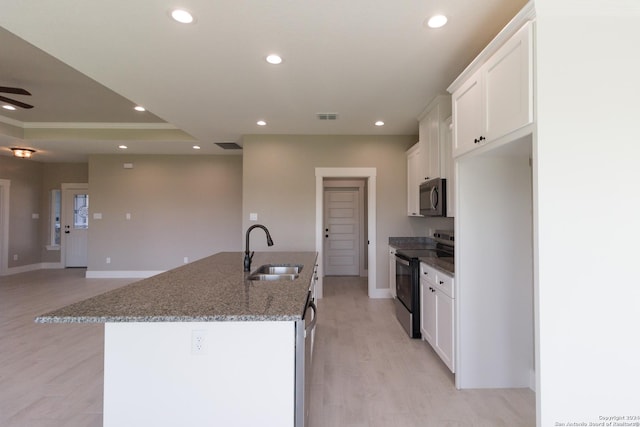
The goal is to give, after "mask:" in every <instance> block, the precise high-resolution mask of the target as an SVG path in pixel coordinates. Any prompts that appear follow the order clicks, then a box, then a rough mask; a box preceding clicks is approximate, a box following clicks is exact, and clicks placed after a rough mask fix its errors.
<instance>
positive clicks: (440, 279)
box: [435, 271, 455, 298]
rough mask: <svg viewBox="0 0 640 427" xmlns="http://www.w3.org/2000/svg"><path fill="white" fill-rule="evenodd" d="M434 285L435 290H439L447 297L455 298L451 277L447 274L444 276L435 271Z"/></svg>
mask: <svg viewBox="0 0 640 427" xmlns="http://www.w3.org/2000/svg"><path fill="white" fill-rule="evenodd" d="M435 285H436V288H438V289H440V290H441V291H442V292H444V293H445V294H446V295H448V296H449V297H451V298H455V295H454V287H453V277H451V276H449V275H447V274H444V273H442V272H440V271H436V277H435Z"/></svg>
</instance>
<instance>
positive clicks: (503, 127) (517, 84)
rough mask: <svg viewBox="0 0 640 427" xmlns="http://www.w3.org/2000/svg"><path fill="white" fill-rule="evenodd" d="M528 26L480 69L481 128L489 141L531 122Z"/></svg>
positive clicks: (530, 62) (529, 39)
mask: <svg viewBox="0 0 640 427" xmlns="http://www.w3.org/2000/svg"><path fill="white" fill-rule="evenodd" d="M531 25H532V24H531V23H528V24H526V25H525V26H524V27H522V28H521V29H520V30H519V31H518V32H517V33H516V34H515V35H514V36H513V37H512V38H511V39H509V40H508V41H507V42H506V43H505V44H504V46H502V47H501V48H500V49H499V50H498V51H497V52H496V53H495V54H494V55H493V56H492V57H491V58H489V60H488V61H487V62H486V64H485V66H484V70H485V74H484V91H485V92H484V96H485V128H486V135H485V136H486V137H487V139H489V140H493V139H496V138H499V137H501V136H503V135H506V134H507V133H509V132H511V131H514V130H516V129H518V128H521V127H522V126H524V125H527V124H529V123H532V122H533V73H532V71H531V68H532V67H531V65H532V61H531V58H532V37H531Z"/></svg>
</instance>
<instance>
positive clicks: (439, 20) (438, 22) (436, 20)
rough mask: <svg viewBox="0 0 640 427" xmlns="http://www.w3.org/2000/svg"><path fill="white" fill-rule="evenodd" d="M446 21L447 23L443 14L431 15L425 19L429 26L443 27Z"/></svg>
mask: <svg viewBox="0 0 640 427" xmlns="http://www.w3.org/2000/svg"><path fill="white" fill-rule="evenodd" d="M446 23H447V17H446V16H444V15H433V16H432V17H431V18H429V20H428V21H427V26H428V27H429V28H440V27H444V25H445V24H446Z"/></svg>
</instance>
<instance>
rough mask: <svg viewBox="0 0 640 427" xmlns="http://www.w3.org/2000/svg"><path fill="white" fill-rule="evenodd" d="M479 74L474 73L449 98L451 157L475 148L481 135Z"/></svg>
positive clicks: (481, 111)
mask: <svg viewBox="0 0 640 427" xmlns="http://www.w3.org/2000/svg"><path fill="white" fill-rule="evenodd" d="M480 77H481V72H480V71H478V72H476V73H475V74H474V75H473V76H471V77H470V78H469V80H467V81H466V82H465V83H464V84H463V85H462V86H461V87H460V89H458V90H456V91H455V92H454V93H453V95H452V96H451V101H452V103H453V106H452V110H453V120H454V121H453V123H454V124H453V156H454V157H456V156H459V155H460V154H462V153H465V152H467V151H469V150H472V149H473V148H474V147H475V144H478V143H479V142H480V137H481V136H482V133H483V130H484V129H483V126H482V122H483V117H482V113H483V108H482V81H481V79H480Z"/></svg>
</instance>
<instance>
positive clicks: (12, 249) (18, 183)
mask: <svg viewBox="0 0 640 427" xmlns="http://www.w3.org/2000/svg"><path fill="white" fill-rule="evenodd" d="M0 178H2V179H8V180H10V181H11V187H10V193H9V203H10V207H9V245H8V250H7V253H8V255H9V262H8V266H9V268H12V267H21V266H25V265H31V264H38V263H41V262H59V261H60V251H48V250H47V248H46V245H47V244H48V243H49V232H50V208H49V207H50V191H51V190H52V189H59V188H60V184H61V183H63V182H86V181H87V178H88V174H87V164H86V163H40V162H37V161H34V160H24V159H17V158H14V157H8V156H0ZM33 214H38V216H39V218H33V217H32V215H33ZM14 255H18V259H17V260H15V261H14V259H13V256H14Z"/></svg>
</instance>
